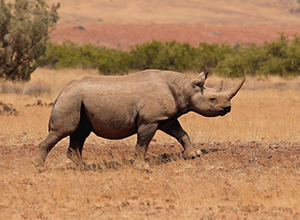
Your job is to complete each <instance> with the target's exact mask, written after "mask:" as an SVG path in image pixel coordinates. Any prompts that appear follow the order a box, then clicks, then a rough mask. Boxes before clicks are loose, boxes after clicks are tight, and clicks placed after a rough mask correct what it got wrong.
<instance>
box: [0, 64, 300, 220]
mask: <svg viewBox="0 0 300 220" xmlns="http://www.w3.org/2000/svg"><path fill="white" fill-rule="evenodd" d="M87 74H96V72H95V71H83V70H48V69H38V70H37V71H36V72H35V73H34V74H33V75H32V81H31V82H29V83H27V84H23V85H12V84H11V85H9V86H12V87H14V86H16V87H17V86H19V87H20V88H28V87H34V86H36V85H38V86H39V87H40V88H42V87H45V88H50V91H48V90H47V91H46V92H41V93H38V94H36V93H33V94H26V93H24V92H18V93H14V92H12V93H0V101H2V102H5V103H11V104H13V105H14V107H15V108H16V109H17V110H18V111H19V112H20V114H19V116H0V141H1V142H0V145H1V146H0V172H1V178H0V219H187V218H190V219H202V220H204V219H300V206H299V204H300V200H299V198H300V193H299V182H300V177H299V162H300V154H299V152H300V150H299V149H300V148H299V142H300V137H299V133H300V127H299V121H300V120H299V117H300V116H299V107H300V95H299V90H298V85H299V82H300V79H299V78H296V79H292V80H289V79H278V78H271V79H269V80H266V81H261V80H257V79H247V81H246V84H245V87H244V89H243V90H242V91H240V93H239V94H238V95H237V96H236V97H235V98H234V99H233V100H232V112H231V113H230V114H228V115H226V116H225V117H218V118H204V117H201V116H199V115H196V114H193V113H189V114H187V115H185V116H182V117H181V118H180V121H181V123H182V125H183V127H184V128H185V129H186V131H187V132H188V133H189V135H190V136H191V139H192V140H193V142H194V143H198V147H200V148H205V149H215V150H218V151H216V152H213V151H212V152H211V153H206V154H203V155H202V156H201V158H197V159H195V160H191V161H183V160H179V161H173V162H169V163H164V164H162V165H154V166H152V167H151V169H149V170H143V171H141V170H136V169H133V168H132V167H131V166H129V165H128V166H127V165H124V166H123V167H121V168H119V169H117V170H115V169H112V170H111V169H108V170H105V171H100V170H98V171H79V170H77V169H76V167H74V166H73V165H72V164H69V163H68V162H66V159H65V154H66V149H67V144H68V143H67V141H68V140H67V139H65V140H62V141H61V142H60V143H59V144H58V145H57V146H56V147H55V148H54V149H53V151H51V153H50V155H49V157H48V159H47V162H46V164H45V166H44V167H42V168H40V169H36V168H35V167H33V166H32V165H31V163H30V159H31V157H32V156H33V155H34V154H35V153H36V151H37V146H38V143H39V142H40V141H41V140H42V139H43V138H44V137H45V136H46V134H47V123H48V118H49V114H50V111H51V107H45V106H43V107H42V106H29V107H25V105H26V104H31V103H34V102H35V101H36V100H37V99H40V100H42V101H43V102H47V103H49V102H53V101H54V99H55V98H56V96H57V95H58V93H59V91H60V89H61V87H62V86H63V85H64V84H65V83H67V82H68V81H69V80H71V79H74V78H78V77H81V76H83V75H87ZM218 80H219V78H217V77H211V78H209V79H208V84H214V83H215V82H216V81H218ZM234 83H236V81H235V80H234V81H232V80H228V79H225V86H226V87H227V88H228V87H229V86H230V85H232V84H234ZM1 85H2V84H0V86H1ZM278 85H281V87H280V88H279V86H278ZM282 85H284V86H282ZM269 88H271V89H269ZM42 91H43V90H42ZM135 138H136V137H135V136H134V137H130V138H127V139H124V140H119V141H109V140H105V139H102V138H97V137H95V136H94V135H91V137H89V138H88V140H87V142H86V145H85V150H84V153H83V154H84V158H85V160H86V161H88V162H89V163H96V162H97V163H98V162H101V161H103V160H108V161H109V160H112V159H119V158H122V157H129V159H130V157H132V156H133V152H134V147H133V146H134V144H135ZM155 139H156V142H152V143H151V146H150V149H149V151H150V152H149V155H157V154H161V153H170V152H179V151H180V150H181V148H180V146H179V145H178V144H177V143H176V142H175V140H174V139H172V138H170V137H169V136H167V135H164V134H163V133H161V132H158V133H157V134H156V136H155ZM112 157H113V158H112Z"/></svg>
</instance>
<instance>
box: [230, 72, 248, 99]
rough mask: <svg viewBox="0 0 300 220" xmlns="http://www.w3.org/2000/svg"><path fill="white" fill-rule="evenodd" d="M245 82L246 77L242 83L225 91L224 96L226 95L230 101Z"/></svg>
mask: <svg viewBox="0 0 300 220" xmlns="http://www.w3.org/2000/svg"><path fill="white" fill-rule="evenodd" d="M245 80H246V77H244V79H243V80H242V82H241V83H240V84H238V85H236V86H235V87H233V88H231V89H228V90H226V91H225V92H226V94H227V95H228V97H229V99H232V98H233V97H234V96H235V95H236V94H237V93H238V91H239V90H240V88H241V87H242V85H243V84H244V82H245Z"/></svg>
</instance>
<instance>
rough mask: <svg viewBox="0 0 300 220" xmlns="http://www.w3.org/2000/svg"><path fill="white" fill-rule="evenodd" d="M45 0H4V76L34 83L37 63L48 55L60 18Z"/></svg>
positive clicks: (0, 58)
mask: <svg viewBox="0 0 300 220" xmlns="http://www.w3.org/2000/svg"><path fill="white" fill-rule="evenodd" d="M59 7H60V5H59V3H58V4H57V5H52V7H51V8H50V7H49V6H48V5H46V3H45V2H44V1H43V0H32V1H28V0H16V1H15V4H11V3H8V4H6V3H5V2H4V0H0V77H1V78H5V79H9V80H13V81H14V80H22V81H28V80H30V74H31V73H32V72H33V71H34V70H35V69H36V67H37V65H36V60H37V59H38V58H39V57H40V56H41V55H43V54H44V53H45V50H46V43H47V40H48V39H49V34H48V33H49V31H51V30H52V29H54V27H55V24H56V22H57V21H58V19H59V17H58V14H57V9H58V8H59Z"/></svg>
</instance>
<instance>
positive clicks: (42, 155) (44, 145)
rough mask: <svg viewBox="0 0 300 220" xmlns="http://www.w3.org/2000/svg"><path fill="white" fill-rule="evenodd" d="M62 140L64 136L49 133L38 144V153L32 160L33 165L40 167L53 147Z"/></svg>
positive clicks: (53, 132) (52, 132)
mask: <svg viewBox="0 0 300 220" xmlns="http://www.w3.org/2000/svg"><path fill="white" fill-rule="evenodd" d="M63 138H64V136H61V135H59V133H58V132H55V131H50V132H49V134H48V136H47V137H46V138H45V139H44V140H43V141H42V142H41V143H40V144H39V152H38V154H37V155H36V156H35V157H34V158H33V160H32V162H33V164H34V165H36V166H38V165H41V164H42V163H43V162H44V161H45V160H46V157H47V155H48V153H49V152H50V150H51V149H52V148H53V147H54V145H55V144H56V143H57V142H58V141H60V140H61V139H63Z"/></svg>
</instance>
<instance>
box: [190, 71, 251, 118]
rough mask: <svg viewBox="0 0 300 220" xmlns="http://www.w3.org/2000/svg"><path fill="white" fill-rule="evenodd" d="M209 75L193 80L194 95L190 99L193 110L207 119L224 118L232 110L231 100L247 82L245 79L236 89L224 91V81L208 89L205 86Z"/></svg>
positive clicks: (201, 74)
mask: <svg viewBox="0 0 300 220" xmlns="http://www.w3.org/2000/svg"><path fill="white" fill-rule="evenodd" d="M206 77H207V73H204V72H202V73H200V75H199V76H198V77H197V78H196V79H194V80H192V89H194V91H195V92H194V93H193V95H192V96H191V99H190V105H191V110H192V111H194V112H197V113H198V114H201V115H203V116H206V117H214V116H220V115H221V116H224V115H226V114H227V113H229V112H230V110H231V104H230V100H231V99H232V98H233V97H234V96H235V95H236V94H237V92H238V91H239V90H240V88H241V87H242V85H243V84H244V82H245V78H244V79H243V80H242V82H241V83H239V84H238V85H236V86H235V87H233V88H231V89H228V90H226V91H222V89H223V81H220V82H219V83H218V84H217V85H216V86H215V87H213V88H207V87H205V86H204V83H205V80H206Z"/></svg>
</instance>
